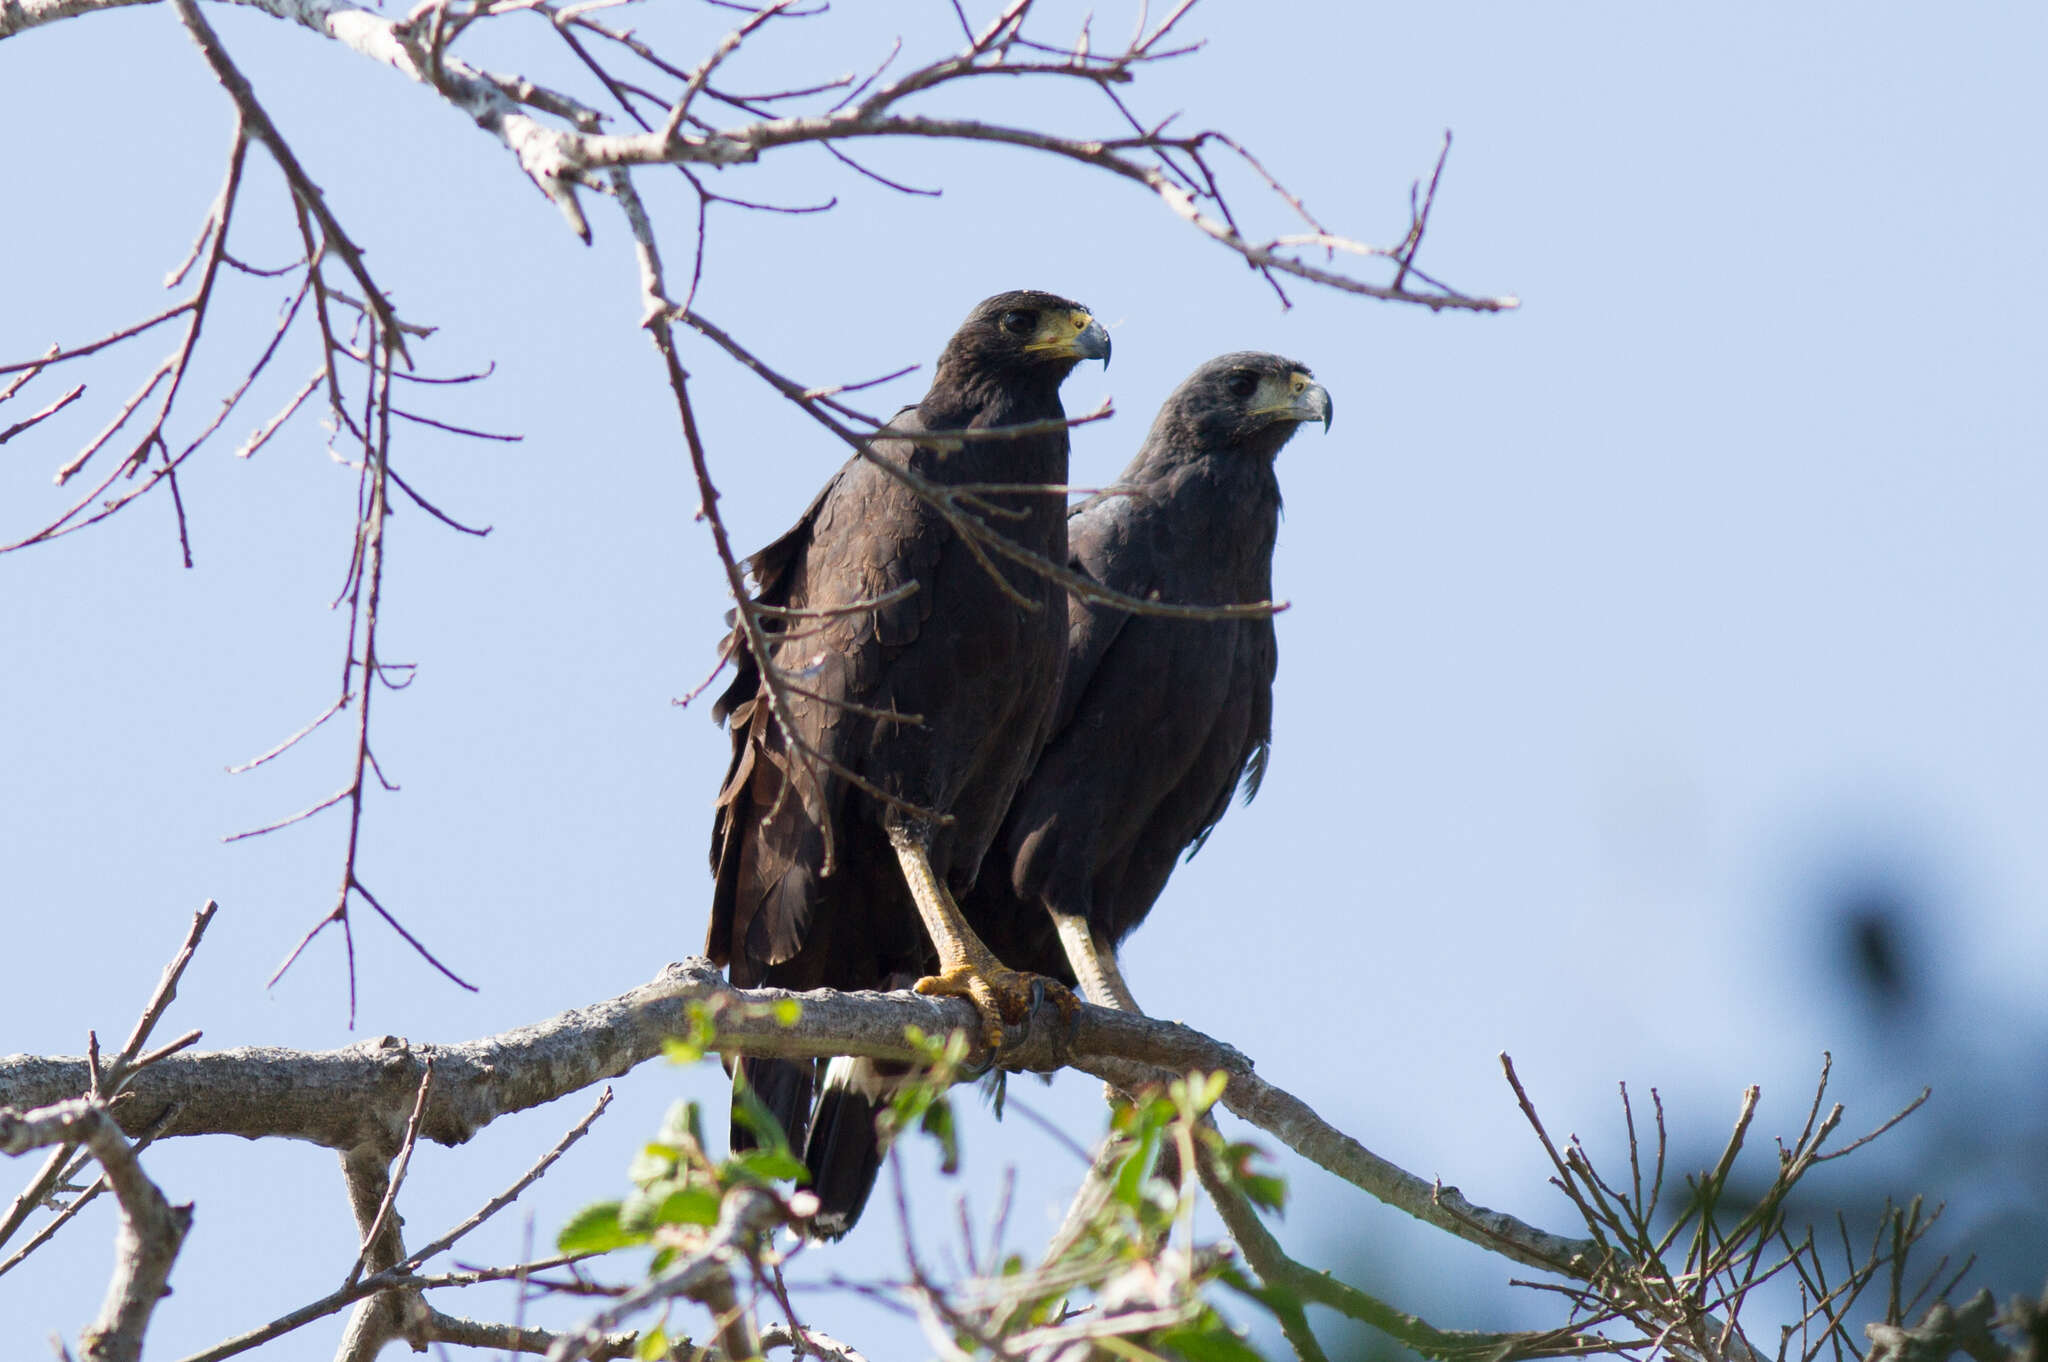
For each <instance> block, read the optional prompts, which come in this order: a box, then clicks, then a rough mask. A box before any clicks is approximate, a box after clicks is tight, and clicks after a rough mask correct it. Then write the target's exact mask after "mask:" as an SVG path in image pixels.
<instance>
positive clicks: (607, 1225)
mask: <svg viewBox="0 0 2048 1362" xmlns="http://www.w3.org/2000/svg"><path fill="white" fill-rule="evenodd" d="M646 1239H647V1236H646V1235H644V1234H635V1233H634V1232H633V1231H631V1230H628V1229H626V1228H625V1227H624V1226H623V1225H621V1224H620V1223H619V1203H618V1202H616V1201H600V1202H598V1203H597V1204H596V1205H595V1206H585V1207H584V1208H583V1209H582V1210H580V1211H578V1212H576V1214H574V1215H572V1216H570V1217H569V1223H568V1224H566V1225H564V1226H562V1228H561V1230H560V1231H559V1232H558V1233H556V1235H555V1249H556V1251H557V1252H559V1253H609V1252H610V1251H611V1250H613V1249H617V1248H627V1247H630V1246H631V1245H633V1244H640V1243H645V1242H646Z"/></svg>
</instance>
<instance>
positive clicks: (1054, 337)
mask: <svg viewBox="0 0 2048 1362" xmlns="http://www.w3.org/2000/svg"><path fill="white" fill-rule="evenodd" d="M1024 348H1025V349H1027V350H1032V351H1036V352H1038V353H1040V354H1051V355H1056V356H1058V357H1060V358H1063V359H1064V358H1072V359H1099V360H1101V361H1102V367H1103V368H1105V369H1107V368H1108V367H1109V332H1108V331H1106V330H1104V329H1103V326H1102V323H1101V322H1098V321H1096V320H1095V318H1093V317H1092V316H1090V315H1089V314H1087V313H1086V312H1083V311H1082V310H1081V309H1080V308H1075V309H1073V310H1072V311H1070V312H1065V313H1057V312H1056V313H1052V314H1050V315H1048V316H1047V317H1046V318H1045V319H1044V320H1043V321H1042V322H1040V323H1039V327H1038V334H1037V335H1036V336H1034V337H1033V338H1032V340H1031V344H1029V345H1027V346H1025V347H1024Z"/></svg>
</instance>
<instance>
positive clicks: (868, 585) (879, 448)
mask: <svg viewBox="0 0 2048 1362" xmlns="http://www.w3.org/2000/svg"><path fill="white" fill-rule="evenodd" d="M1109 348H1110V347H1109V336H1108V333H1107V332H1105V331H1104V330H1103V328H1102V325H1101V323H1099V322H1097V321H1096V320H1095V319H1094V318H1093V317H1091V316H1090V315H1089V313H1088V311H1087V309H1085V308H1083V307H1082V306H1081V305H1080V304H1078V303H1074V302H1071V301H1069V300H1067V299H1065V298H1060V297H1057V296H1055V295H1053V294H1050V293H1039V292H1031V291H1023V292H1015V293H1004V294H998V295H997V296H996V297H993V298H990V299H988V300H987V301H986V302H984V303H982V304H981V305H980V306H979V307H976V308H975V309H974V311H973V312H971V313H969V314H968V317H967V320H966V321H965V322H964V323H963V324H962V325H961V327H960V329H959V330H958V331H957V332H956V333H954V335H953V338H952V339H951V340H950V341H948V342H947V344H946V348H945V350H944V352H943V353H942V354H941V355H940V356H939V362H938V368H937V372H936V373H935V374H934V375H933V379H932V386H931V390H930V391H929V392H928V393H926V394H925V396H924V400H923V401H921V402H919V403H918V404H917V405H916V406H915V407H909V408H905V409H904V410H903V411H902V412H899V413H898V414H897V416H896V417H895V419H894V420H893V421H891V422H890V423H889V425H888V426H887V427H886V428H885V429H884V431H883V432H882V433H881V434H880V435H879V436H877V437H876V439H875V440H874V441H873V443H872V445H871V446H870V454H871V455H872V458H870V457H864V456H862V455H855V456H854V457H853V458H851V459H849V460H847V462H846V463H845V464H844V465H843V466H842V467H841V468H840V469H839V471H838V472H837V473H835V474H834V475H833V476H832V479H831V481H829V482H827V483H826V484H825V488H824V490H823V491H821V492H819V493H818V495H817V497H816V499H815V500H813V501H812V502H811V505H810V507H809V509H807V510H806V511H805V512H804V514H803V516H802V518H801V519H799V520H798V521H797V524H796V526H795V528H793V529H791V530H790V531H789V533H787V534H785V535H783V536H782V537H781V538H780V539H777V540H776V541H775V542H774V543H772V544H770V545H769V546H768V547H767V548H765V549H763V550H762V551H761V552H759V553H757V554H755V555H754V557H753V559H752V560H751V570H752V573H753V577H754V580H755V583H756V584H757V587H758V594H757V595H756V597H755V598H754V599H755V600H756V601H757V602H758V603H759V604H760V605H762V606H766V607H770V609H771V611H772V612H773V613H771V614H770V615H769V616H768V617H767V618H766V619H765V620H764V621H763V624H764V628H765V629H766V630H767V632H768V634H769V637H770V639H771V642H770V644H769V648H770V652H771V654H772V662H773V664H774V667H775V668H776V669H777V671H778V672H779V673H780V674H781V675H782V676H783V677H784V678H786V681H785V685H784V688H783V693H784V696H785V699H786V702H787V706H788V710H789V715H790V719H791V721H792V727H793V729H794V733H786V732H784V731H783V730H782V726H781V725H780V724H778V723H777V722H775V720H774V718H773V716H772V715H771V704H770V696H769V694H768V688H767V678H766V677H764V675H763V673H762V669H761V667H760V666H759V665H758V660H757V659H756V658H755V657H754V656H753V655H752V653H751V652H750V651H749V649H748V647H747V644H746V639H745V636H744V634H743V633H742V632H740V631H738V630H735V633H734V635H733V637H732V638H731V639H730V640H729V645H728V646H729V647H730V648H731V650H732V656H733V658H734V660H735V663H736V664H737V670H738V675H737V677H736V678H735V679H734V681H733V683H732V685H731V687H730V688H729V689H727V691H726V692H725V694H724V696H723V697H721V698H720V700H719V702H718V705H717V707H716V709H715V710H714V715H715V716H716V717H718V718H721V719H724V720H726V721H727V722H728V723H729V725H730V728H731V732H732V764H731V767H730V769H729V771H728V773H727V776H726V780H725V785H724V787H723V789H722V790H721V791H720V793H719V796H718V803H717V811H716V814H715V817H714V820H713V824H712V834H711V865H712V871H713V873H714V875H715V876H716V879H717V884H716V889H715V891H714V893H713V897H712V907H711V929H710V934H709V938H708V941H707V944H706V950H707V952H708V953H709V954H710V956H711V957H712V959H713V960H715V961H717V962H719V963H721V964H725V965H727V966H728V967H729V973H730V975H731V978H732V981H733V982H734V983H735V984H738V985H741V986H743V987H751V986H755V985H774V986H778V987H783V988H792V989H811V988H834V989H887V988H898V987H903V986H906V985H908V984H910V983H911V982H912V981H916V983H917V987H918V988H919V989H920V990H922V991H925V992H938V993H954V994H964V995H967V996H970V997H972V998H973V1000H974V1001H975V1003H976V1005H977V1007H979V1008H980V1009H981V1011H982V1014H983V1017H984V1019H985V1022H986V1024H987V1025H989V1026H990V1027H991V1029H992V1030H993V1031H995V1032H997V1033H999V1030H1000V1021H1001V1019H1003V1018H1005V1017H1007V1018H1008V1019H1010V1020H1013V1021H1014V1020H1017V1019H1019V1017H1020V1016H1021V1010H1022V1008H1023V1007H1024V1006H1025V1005H1026V1002H1027V999H1028V997H1029V995H1030V990H1031V987H1032V985H1033V983H1034V981H1033V980H1031V979H1029V978H1028V977H1026V976H1022V975H1018V974H1016V973H1015V972H1013V971H1010V970H1008V969H1005V968H1004V967H1003V966H1002V965H1001V964H1000V963H999V962H998V961H997V960H996V959H995V957H994V956H992V955H990V954H989V952H988V950H987V948H986V947H984V946H983V945H982V943H981V942H980V941H979V940H978V939H977V938H976V937H975V936H974V934H973V932H972V931H971V930H969V929H968V927H967V925H966V922H965V920H964V919H963V918H962V917H961V915H960V910H959V909H958V908H957V907H956V906H955V902H954V895H957V894H962V893H964V892H965V891H966V890H967V889H968V888H969V887H970V886H971V885H972V884H973V883H974V878H975V875H976V872H977V871H978V870H979V869H980V866H981V861H982V856H983V854H984V853H985V852H986V851H987V850H988V848H989V844H990V842H991V840H992V839H993V838H994V836H995V833H996V828H997V826H998V825H999V824H1000V822H1001V820H1002V816H1003V811H1004V810H1005V809H1006V808H1008V807H1009V803H1010V797H1011V796H1012V795H1013V794H1014V793H1015V792H1016V789H1017V785H1018V783H1019V782H1020V781H1022V780H1023V778H1024V776H1025V773H1026V772H1028V771H1029V770H1030V769H1031V762H1032V760H1033V758H1035V757H1036V756H1037V755H1038V751H1039V749H1040V747H1041V746H1042V745H1043V744H1044V741H1045V737H1046V734H1047V732H1048V730H1049V726H1050V723H1051V719H1052V705H1053V700H1054V698H1055V697H1056V696H1057V694H1058V691H1059V676H1060V670H1061V668H1062V667H1063V666H1064V664H1065V658H1066V634H1067V611H1066V599H1065V593H1064V592H1063V590H1062V589H1061V588H1060V587H1058V586H1057V585H1055V584H1053V583H1051V582H1048V581H1047V580H1046V579H1045V577H1044V576H1042V575H1041V574H1038V573H1035V572H1033V571H1031V570H1030V569H1029V568H1028V567H1025V566H1023V565H1021V564H1018V563H1014V562H1011V561H1009V560H1007V559H1005V558H1003V557H1001V556H1000V555H998V554H997V553H996V552H995V551H993V550H991V549H989V548H987V547H985V546H978V545H975V544H973V543H972V542H971V540H970V538H969V536H967V535H966V534H964V533H963V532H962V531H960V530H959V529H957V528H956V527H955V526H953V525H949V524H948V523H947V521H946V519H945V517H944V516H943V515H942V514H941V513H940V512H939V511H938V510H937V509H935V508H934V507H933V506H931V505H930V504H929V503H928V502H927V501H925V500H922V499H920V498H919V497H918V496H917V495H916V494H915V493H914V492H912V491H911V490H910V489H909V488H908V487H906V486H905V485H904V483H903V481H901V480H900V479H899V478H897V477H893V476H891V474H890V472H889V470H888V468H885V467H880V466H877V465H878V464H885V465H889V466H892V467H895V468H900V469H906V470H908V471H909V472H911V473H913V474H915V475H917V476H918V477H921V478H923V479H925V480H927V481H928V482H931V483H937V484H944V485H948V486H960V485H963V484H990V483H998V484H1051V485H1054V486H1055V487H1057V486H1058V485H1060V484H1064V483H1065V482H1066V480H1067V431H1066V427H1065V425H1064V424H1063V422H1064V412H1063V411H1062V409H1061V406H1060V397H1059V389H1060V384H1061V382H1062V381H1063V380H1064V379H1065V378H1066V376H1067V375H1068V374H1069V373H1070V372H1071V371H1072V370H1073V368H1074V366H1075V365H1076V364H1077V363H1078V362H1080V361H1081V360H1084V359H1102V360H1104V361H1107V360H1108V358H1109ZM1016 426H1035V428H1034V429H1032V430H1030V431H1029V432H1024V433H1014V434H1003V435H999V436H998V437H996V438H983V439H975V438H960V437H958V436H956V437H955V438H947V432H973V431H981V430H989V429H990V428H993V427H1016ZM963 509H964V510H966V511H967V512H968V514H971V515H973V516H974V518H975V519H976V520H977V521H979V522H980V523H981V524H982V525H984V526H985V527H986V528H987V530H988V531H989V532H992V533H993V534H996V535H1000V536H1002V537H1003V538H1005V539H1007V540H1009V541H1010V542H1011V543H1013V544H1014V545H1016V546H1017V547H1019V548H1022V549H1026V550H1029V551H1030V552H1031V553H1034V554H1038V555H1041V556H1043V557H1045V558H1047V559H1050V560H1051V561H1053V562H1055V563H1059V562H1065V561H1066V557H1067V534H1066V530H1067V521H1066V509H1065V499H1064V497H1063V496H1062V495H1061V494H1059V493H1058V492H1057V491H1055V492H1052V493H1044V492H1001V493H976V494H974V496H973V499H970V500H969V501H968V502H967V503H965V504H964V505H963ZM996 574H1000V575H1001V577H1002V579H1003V583H1004V584H1007V588H1008V590H1007V592H1006V590H1005V587H1004V585H1003V584H999V583H998V582H997V580H996ZM1012 593H1014V595H1013V594H1012ZM1018 598H1021V599H1022V600H1023V601H1026V602H1029V603H1030V604H1031V608H1028V609H1027V608H1025V607H1023V606H1021V605H1020V604H1019V603H1018ZM868 602H879V603H877V604H872V605H870V604H867V603H868ZM805 749H809V752H811V753H815V754H817V755H819V756H822V757H825V758H828V759H829V760H830V761H831V762H833V763H836V764H837V765H838V766H839V767H841V768H843V770H844V771H848V772H851V773H852V774H853V775H855V776H858V777H859V778H860V781H862V782H865V783H866V785H868V786H870V787H872V788H873V790H879V791H881V792H883V794H884V795H886V798H878V797H876V795H875V794H874V793H872V792H871V791H870V790H866V789H863V788H861V786H860V785H859V784H857V783H855V782H854V781H852V780H849V779H848V778H847V777H846V776H845V775H843V774H840V773H836V772H834V771H832V770H830V769H828V768H827V767H825V766H824V765H822V764H821V763H819V762H818V761H816V760H814V759H813V758H812V757H811V756H809V755H807V754H806V751H805ZM920 810H921V811H922V812H918V811H920ZM920 976H934V977H924V978H920ZM1036 982H1040V983H1042V982H1043V981H1036ZM740 1069H741V1073H742V1075H743V1080H744V1081H745V1082H747V1083H748V1084H750V1085H751V1087H752V1088H753V1089H754V1091H755V1092H756V1093H757V1094H758V1095H759V1096H760V1097H761V1098H762V1099H763V1101H764V1102H765V1103H766V1104H767V1106H768V1108H769V1110H770V1111H771V1112H773V1114H774V1116H775V1118H776V1120H777V1121H778V1122H779V1123H780V1124H781V1126H782V1129H783V1131H784V1132H785V1133H786V1134H787V1135H788V1137H789V1140H790V1144H791V1147H792V1148H793V1149H797V1150H800V1151H802V1152H803V1154H804V1158H805V1161H806V1162H807V1163H808V1164H809V1166H810V1169H811V1175H812V1179H813V1188H814V1190H815V1191H816V1192H817V1193H818V1195H819V1198H820V1200H821V1202H822V1203H823V1209H822V1210H821V1211H820V1213H819V1215H818V1216H817V1217H816V1219H815V1221H814V1222H813V1228H814V1230H815V1232H817V1233H820V1234H823V1235H826V1236H828V1237H829V1236H836V1235H838V1234H843V1233H844V1232H845V1231H846V1230H847V1229H848V1228H850V1227H851V1226H852V1224H853V1221H854V1219H855V1218H856V1217H857V1216H858V1215H859V1214H860V1209H861V1206H862V1204H863V1203H864V1202H865V1201H866V1199H867V1194H868V1191H869V1189H870V1188H871V1187H872V1185H873V1182H874V1176H875V1170H876V1168H877V1166H878V1164H879V1160H880V1151H879V1146H878V1143H877V1139H876V1134H875V1126H874V1116H875V1109H876V1103H877V1102H878V1101H879V1100H881V1098H882V1096H883V1095H884V1093H885V1091H886V1075H884V1074H882V1073H881V1072H880V1071H878V1070H877V1068H876V1067H875V1066H873V1065H870V1064H867V1063H865V1062H854V1061H849V1060H835V1061H833V1063H832V1065H831V1066H830V1067H829V1068H828V1070H827V1073H826V1077H825V1082H824V1085H823V1086H824V1091H823V1092H822V1093H821V1094H820V1095H819V1097H818V1102H817V1111H816V1113H815V1115H814V1114H813V1112H812V1096H813V1092H814V1091H815V1089H816V1086H817V1074H816V1070H815V1067H814V1066H813V1065H812V1064H810V1063H808V1062H791V1061H786V1060H763V1059H748V1060H744V1061H742V1063H741V1065H740ZM734 1136H735V1143H736V1144H738V1145H744V1144H746V1143H748V1142H750V1141H749V1136H748V1133H747V1132H746V1131H744V1130H742V1129H741V1128H740V1123H738V1122H735V1129H734ZM807 1136H808V1139H807V1138H806V1137H807Z"/></svg>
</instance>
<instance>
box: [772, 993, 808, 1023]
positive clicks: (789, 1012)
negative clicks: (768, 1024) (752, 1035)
mask: <svg viewBox="0 0 2048 1362" xmlns="http://www.w3.org/2000/svg"><path fill="white" fill-rule="evenodd" d="M803 1015H804V1005H803V1004H802V1003H800V1002H798V1001H797V1000H796V999H794V998H778V999H776V1001H775V1024H776V1025H777V1026H795V1025H796V1024H797V1022H799V1021H800V1020H802V1019H803Z"/></svg>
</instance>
